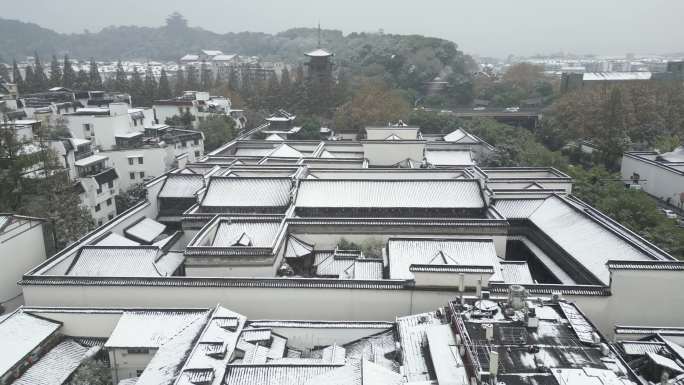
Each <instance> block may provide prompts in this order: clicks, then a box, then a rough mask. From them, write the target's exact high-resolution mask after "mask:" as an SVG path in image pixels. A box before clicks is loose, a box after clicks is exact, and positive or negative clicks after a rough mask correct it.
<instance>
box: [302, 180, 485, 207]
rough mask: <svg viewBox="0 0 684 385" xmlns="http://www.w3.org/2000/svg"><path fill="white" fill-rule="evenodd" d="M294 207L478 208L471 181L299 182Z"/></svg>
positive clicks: (476, 191) (478, 197) (476, 187)
mask: <svg viewBox="0 0 684 385" xmlns="http://www.w3.org/2000/svg"><path fill="white" fill-rule="evenodd" d="M296 206H297V207H358V208H380V207H385V208H389V207H404V208H481V207H484V200H483V198H482V195H481V193H480V185H479V184H478V183H477V181H472V180H329V179H318V180H316V179H308V180H303V181H301V184H300V187H299V193H298V194H297V200H296Z"/></svg>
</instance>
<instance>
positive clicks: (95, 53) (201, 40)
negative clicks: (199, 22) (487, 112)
mask: <svg viewBox="0 0 684 385" xmlns="http://www.w3.org/2000/svg"><path fill="white" fill-rule="evenodd" d="M183 21H184V20H183ZM0 36H2V38H1V39H0V61H4V62H7V63H10V62H11V61H12V59H14V58H16V59H17V60H23V59H24V58H25V57H27V56H33V54H34V52H38V53H39V55H40V56H41V57H42V58H43V59H44V61H45V60H46V59H47V58H49V57H50V56H51V55H53V54H54V55H57V56H63V55H64V54H68V55H69V56H71V57H73V58H76V59H82V60H87V59H90V58H91V57H94V58H96V59H98V60H119V59H122V60H126V59H138V60H161V61H175V60H178V59H179V58H180V57H182V56H183V55H184V54H186V53H190V52H197V51H199V50H201V49H218V50H221V51H223V52H224V53H238V54H241V55H249V56H262V57H264V58H266V59H267V60H268V59H279V60H285V61H289V62H298V61H301V60H302V55H303V53H304V52H307V51H309V50H311V49H313V48H316V46H317V40H318V31H317V30H316V29H314V28H295V29H290V30H287V31H285V32H281V33H278V34H267V33H262V32H239V33H232V32H230V33H225V34H218V33H215V32H211V31H207V30H204V29H202V28H191V27H188V26H187V24H185V25H170V24H167V25H164V26H161V27H138V26H112V27H106V28H104V29H102V30H101V31H99V32H95V33H92V32H84V33H76V34H64V33H58V32H55V31H53V30H51V29H47V28H43V27H41V26H39V25H37V24H34V23H25V22H22V21H18V20H9V19H3V18H0ZM321 40H322V43H323V44H322V45H324V46H325V47H326V48H328V49H330V50H332V51H333V52H335V54H336V56H338V57H340V56H341V57H342V59H343V60H344V59H347V57H345V54H346V53H347V52H348V51H349V50H350V49H351V50H354V48H359V47H354V45H356V44H358V43H364V44H371V46H373V47H372V48H381V49H382V48H391V46H392V45H393V44H396V43H398V42H400V41H411V40H413V43H416V42H417V41H421V42H422V43H425V45H426V46H434V45H444V46H445V47H448V46H453V50H454V51H455V50H456V45H455V44H454V43H453V42H450V41H447V40H443V39H437V38H429V37H423V36H417V35H411V36H407V35H385V34H372V33H352V34H349V35H347V36H344V35H343V34H342V32H341V31H337V30H323V31H322V39H321ZM362 40H369V42H362ZM370 40H372V42H371V41H370ZM416 40H417V41H416ZM369 48H371V47H366V49H369Z"/></svg>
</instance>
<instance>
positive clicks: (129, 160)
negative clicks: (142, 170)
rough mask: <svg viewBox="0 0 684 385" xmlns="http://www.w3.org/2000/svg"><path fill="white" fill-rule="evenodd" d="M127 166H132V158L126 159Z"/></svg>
mask: <svg viewBox="0 0 684 385" xmlns="http://www.w3.org/2000/svg"><path fill="white" fill-rule="evenodd" d="M128 165H130V166H132V165H133V158H128Z"/></svg>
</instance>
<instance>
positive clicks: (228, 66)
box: [180, 49, 286, 82]
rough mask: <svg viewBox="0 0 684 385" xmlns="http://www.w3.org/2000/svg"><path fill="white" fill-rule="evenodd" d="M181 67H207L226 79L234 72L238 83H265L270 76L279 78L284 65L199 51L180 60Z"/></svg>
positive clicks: (259, 59) (221, 53)
mask: <svg viewBox="0 0 684 385" xmlns="http://www.w3.org/2000/svg"><path fill="white" fill-rule="evenodd" d="M180 63H181V65H184V66H194V67H195V68H199V67H201V66H202V65H205V66H208V68H209V69H211V71H212V72H213V73H214V74H218V75H220V76H221V77H222V78H223V79H228V77H229V75H230V73H231V72H232V71H235V74H236V75H237V78H238V80H239V81H241V82H242V81H245V80H247V81H266V80H268V79H269V78H270V77H271V76H272V75H276V76H278V77H279V76H280V74H281V73H282V71H283V69H284V68H285V67H286V65H285V64H284V63H282V62H264V61H262V60H261V58H259V57H258V56H243V55H238V54H224V53H223V52H221V51H219V50H207V49H204V50H201V51H199V52H198V53H191V54H187V55H185V56H183V57H181V58H180Z"/></svg>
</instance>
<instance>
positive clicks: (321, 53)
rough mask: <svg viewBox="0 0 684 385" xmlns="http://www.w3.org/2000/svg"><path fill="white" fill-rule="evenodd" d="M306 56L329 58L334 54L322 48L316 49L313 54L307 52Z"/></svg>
mask: <svg viewBox="0 0 684 385" xmlns="http://www.w3.org/2000/svg"><path fill="white" fill-rule="evenodd" d="M306 56H309V57H328V56H333V54H332V53H330V52H328V51H326V50H324V49H322V48H318V49H315V50H313V51H311V52H307V53H306Z"/></svg>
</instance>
